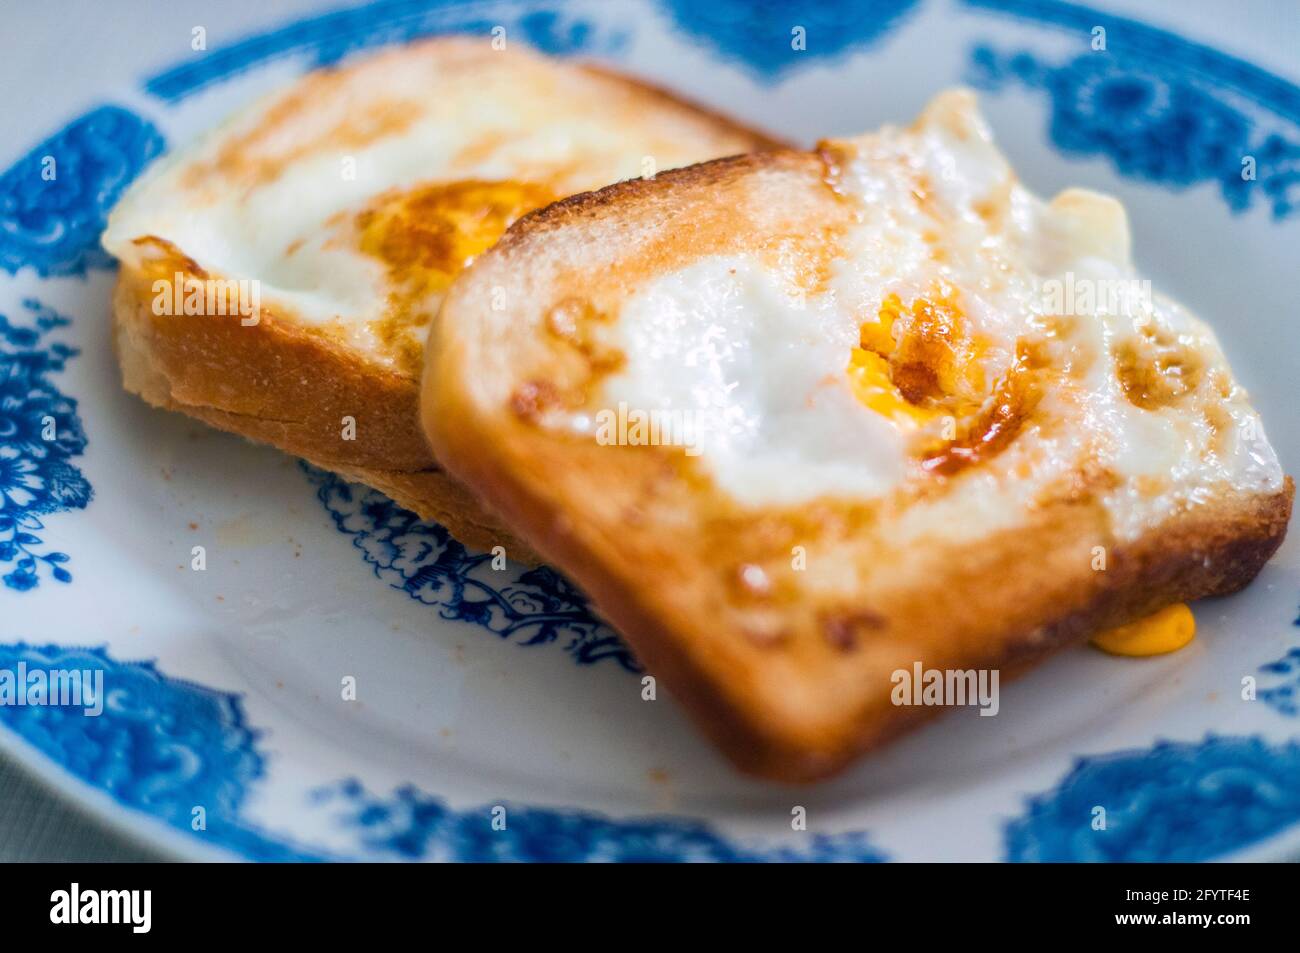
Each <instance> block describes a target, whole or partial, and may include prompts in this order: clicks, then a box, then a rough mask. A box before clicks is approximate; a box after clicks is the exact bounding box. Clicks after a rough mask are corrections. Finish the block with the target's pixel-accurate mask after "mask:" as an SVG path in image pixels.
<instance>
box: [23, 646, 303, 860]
mask: <svg viewBox="0 0 1300 953" xmlns="http://www.w3.org/2000/svg"><path fill="white" fill-rule="evenodd" d="M19 663H24V664H25V665H26V666H27V669H28V670H29V671H31V670H35V669H42V670H50V669H59V670H67V671H90V672H103V679H104V710H103V712H102V713H101V714H100V715H98V716H93V717H92V716H87V715H86V714H85V713H84V712H83V710H82V709H81V708H79V707H64V706H59V705H24V706H17V705H0V725H3V726H4V727H5V728H7V729H8V730H9V731H12V732H13V733H15V734H16V735H18V737H20V738H22V739H23V740H24V741H26V742H27V743H28V744H29V745H31V746H32V747H33V748H35V749H36V750H37V751H39V752H41V753H42V754H44V755H46V756H47V757H49V758H50V759H51V760H52V761H54V762H55V763H56V764H58V765H59V766H60V767H61V768H63V769H64V770H65V771H67V772H68V773H69V774H71V775H73V776H74V777H76V778H78V779H79V780H81V781H84V782H85V783H87V784H89V785H91V786H92V787H95V788H97V789H99V790H101V791H104V792H105V793H107V794H108V795H110V796H111V797H112V798H113V799H114V800H115V801H117V802H118V803H119V804H122V805H123V806H125V807H129V808H132V809H134V810H137V811H142V812H144V813H145V814H147V815H149V816H151V817H153V818H155V819H157V820H159V821H162V822H163V823H165V824H168V825H170V826H172V827H174V828H176V829H178V830H182V831H185V832H187V833H190V832H195V831H194V821H195V817H196V815H195V808H202V809H203V813H202V817H203V828H204V829H203V830H202V831H198V832H195V833H198V834H199V836H201V837H203V838H204V839H205V840H206V841H207V842H209V844H211V845H212V846H216V847H222V848H226V849H229V850H232V851H235V852H236V853H238V854H240V855H242V856H244V857H248V858H250V859H254V860H311V859H318V858H319V856H320V855H318V854H315V853H313V852H311V851H301V850H298V849H297V848H295V847H293V846H292V845H291V844H289V843H287V842H286V841H285V840H284V839H279V838H270V837H267V836H266V835H265V834H263V833H262V832H261V831H259V830H258V829H257V828H256V827H254V826H252V825H250V824H248V823H247V822H245V821H244V820H243V819H242V818H241V811H242V808H243V806H244V802H245V800H246V798H247V795H248V789H249V786H250V785H251V784H253V783H254V782H255V781H257V780H258V779H259V778H261V777H262V776H263V774H264V772H265V760H264V758H263V757H262V755H261V754H260V753H259V752H258V750H257V747H256V742H257V738H258V736H257V733H256V732H255V731H253V730H252V729H251V728H249V727H248V725H247V724H246V722H245V720H244V713H243V707H242V706H241V704H240V702H239V699H238V698H237V697H236V696H234V695H229V694H225V693H222V692H218V691H214V690H212V689H209V688H204V687H203V686H201V685H195V684H193V683H190V682H182V681H178V680H176V679H172V678H168V677H166V676H164V675H162V674H161V673H160V672H159V671H158V670H157V668H155V667H154V665H153V663H152V662H119V661H116V660H114V659H113V658H112V657H111V656H110V655H109V654H108V652H107V651H106V650H105V649H103V648H70V647H68V646H63V645H44V646H37V645H28V644H26V643H22V642H19V643H17V644H10V645H0V670H7V671H9V672H14V671H16V670H17V668H18V665H19Z"/></svg>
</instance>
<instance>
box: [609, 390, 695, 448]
mask: <svg viewBox="0 0 1300 953" xmlns="http://www.w3.org/2000/svg"><path fill="white" fill-rule="evenodd" d="M710 416H711V415H710V414H709V413H708V412H707V411H703V410H698V409H683V410H670V409H666V408H652V409H650V410H645V409H642V408H639V407H629V406H628V405H627V402H626V401H619V403H618V406H617V407H613V408H611V407H605V408H602V409H600V410H598V411H597V412H596V442H597V443H598V444H600V445H601V446H603V447H649V446H655V447H681V448H683V450H684V452H685V453H686V455H687V456H688V457H694V456H698V455H699V454H700V441H701V440H702V438H703V435H704V432H705V429H706V427H707V425H708V422H709V417H710Z"/></svg>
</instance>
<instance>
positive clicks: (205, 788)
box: [0, 642, 883, 862]
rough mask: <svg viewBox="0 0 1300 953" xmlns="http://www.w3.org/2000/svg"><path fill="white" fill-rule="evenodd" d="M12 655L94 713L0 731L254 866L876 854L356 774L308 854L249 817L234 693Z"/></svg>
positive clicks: (42, 653) (94, 655)
mask: <svg viewBox="0 0 1300 953" xmlns="http://www.w3.org/2000/svg"><path fill="white" fill-rule="evenodd" d="M20 663H23V664H25V665H26V666H27V669H28V670H29V671H31V670H36V669H41V670H50V669H59V670H66V671H90V672H102V673H103V679H104V697H105V704H104V710H103V712H102V713H101V714H100V715H98V716H93V717H91V716H87V715H86V714H85V713H84V712H83V709H82V708H80V707H71V706H59V705H25V706H17V705H0V725H3V726H4V727H5V728H7V729H8V730H10V731H12V732H14V733H15V734H16V735H18V736H19V737H21V738H22V739H24V740H25V741H26V742H27V743H28V744H30V745H31V746H32V747H34V748H35V749H36V750H38V751H40V752H41V753H42V754H44V755H46V756H47V757H49V758H50V759H52V760H53V761H54V762H55V763H57V764H59V765H60V766H61V767H62V768H63V769H64V770H66V771H68V772H69V773H70V774H72V775H73V776H74V777H76V778H78V779H80V780H81V781H84V782H86V783H87V784H90V785H92V786H93V787H95V788H98V789H99V790H102V791H104V792H106V793H107V794H109V795H110V796H111V797H112V798H113V799H114V800H115V801H117V802H118V803H119V804H122V805H124V806H125V807H129V808H131V809H133V810H137V811H141V812H143V813H144V814H146V815H148V816H150V817H153V818H155V819H156V820H159V821H162V822H163V823H164V824H167V825H169V826H170V827H172V828H174V829H176V830H178V831H181V832H183V833H185V834H186V835H190V836H194V837H197V838H199V839H200V840H202V841H203V842H204V843H206V844H207V845H208V846H211V847H216V848H222V849H225V850H229V851H233V852H234V853H236V854H238V855H240V856H243V857H247V858H249V859H252V860H272V861H287V860H296V861H312V860H349V859H393V860H457V861H480V860H536V861H543V860H544V861H579V860H609V861H634V860H661V861H662V860H678V861H680V860H719V861H723V860H731V861H737V860H739V861H801V860H844V861H855V862H861V861H875V860H882V859H883V856H882V855H881V854H880V853H879V852H878V851H877V850H875V849H874V848H873V847H872V846H871V845H870V842H869V839H868V838H867V836H866V835H865V834H861V833H857V832H850V833H844V834H834V835H821V834H808V835H806V836H807V841H806V843H800V844H798V845H797V846H764V845H746V844H741V843H738V842H733V841H731V840H729V839H727V838H725V837H723V836H722V835H720V834H718V833H717V832H716V831H715V830H714V829H713V828H711V827H710V826H709V825H707V824H705V823H703V822H701V821H694V820H690V819H680V818H668V819H653V818H633V819H626V820H616V819H611V818H607V817H603V816H601V815H598V814H592V813H589V812H583V811H558V810H552V809H549V808H535V807H528V806H525V805H514V804H509V803H507V804H506V805H505V807H506V811H507V814H506V826H505V829H504V830H496V829H494V827H493V824H492V821H493V810H494V809H495V808H496V807H497V805H493V804H484V805H481V806H477V807H473V808H467V809H462V810H456V809H452V808H450V807H448V806H447V805H446V803H445V802H444V801H442V800H441V799H440V798H436V797H432V796H430V795H427V794H423V793H421V792H420V791H419V790H417V789H416V788H414V787H411V786H406V787H403V788H400V789H399V790H397V791H395V792H394V793H393V795H392V796H391V797H389V798H378V797H374V796H372V795H370V794H368V793H367V792H366V790H365V788H364V787H363V786H362V785H361V784H360V782H358V781H356V780H355V779H344V780H341V781H338V782H336V783H333V784H329V785H325V786H323V787H320V788H318V789H316V790H315V791H313V792H312V793H311V794H310V795H309V796H308V798H307V803H305V804H304V805H303V809H304V811H311V810H318V811H325V812H328V813H329V814H330V815H331V817H332V818H333V820H334V822H335V824H336V826H339V827H342V828H343V829H346V830H351V831H353V832H354V833H355V835H356V842H355V845H354V847H353V848H352V849H348V850H344V851H343V852H342V853H338V852H332V851H322V850H316V849H312V848H311V847H309V846H304V845H301V844H297V843H295V842H294V840H293V839H292V838H290V837H288V836H285V835H280V834H275V833H272V832H269V831H266V830H264V829H263V828H262V827H260V826H259V825H257V824H254V823H252V822H251V821H249V820H248V818H247V817H246V816H245V812H244V809H245V806H246V804H247V802H248V798H249V795H250V793H251V791H252V790H253V788H254V787H255V786H256V784H257V783H258V782H259V781H260V780H261V779H262V778H263V777H264V776H265V774H266V764H267V762H266V757H265V755H263V754H262V752H261V751H260V750H259V747H258V744H259V741H260V738H259V735H258V733H257V732H256V731H254V730H253V729H252V728H250V727H249V726H248V724H247V721H246V719H245V716H244V710H243V705H242V703H241V701H240V699H239V697H238V696H236V695H232V694H228V693H225V692H219V691H215V690H213V689H210V688H205V687H204V686H201V685H195V684H193V683H191V682H185V681H180V680H178V679H174V678H169V677H167V676H166V675H163V674H162V673H160V672H159V671H158V669H157V667H156V666H155V665H154V664H153V663H152V662H120V661H117V660H115V659H114V658H112V656H110V655H109V653H108V652H107V651H106V650H105V649H103V648H69V647H66V646H59V645H46V646H34V645H28V644H25V643H21V642H20V643H17V644H12V645H2V644H0V670H5V671H9V672H15V671H17V669H18V666H19V664H20ZM199 808H201V809H202V812H201V814H199V812H198V811H197V810H196V809H199ZM200 816H201V818H202V823H201V824H196V818H197V817H200Z"/></svg>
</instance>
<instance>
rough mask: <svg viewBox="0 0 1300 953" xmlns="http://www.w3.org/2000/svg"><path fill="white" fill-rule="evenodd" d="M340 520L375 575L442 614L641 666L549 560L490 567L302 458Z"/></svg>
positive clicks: (441, 533) (586, 658)
mask: <svg viewBox="0 0 1300 953" xmlns="http://www.w3.org/2000/svg"><path fill="white" fill-rule="evenodd" d="M302 468H303V472H305V473H306V474H307V477H308V479H310V480H311V481H312V483H314V484H315V485H316V486H317V491H316V496H317V498H318V499H319V500H320V501H321V503H323V504H324V505H325V508H326V509H327V510H328V511H329V514H330V517H331V518H332V519H333V520H334V525H335V526H336V527H337V528H338V530H339V531H340V532H342V533H346V534H347V535H349V536H351V537H352V545H353V546H355V547H356V548H357V549H359V550H360V551H361V553H362V555H363V556H364V558H365V560H366V562H367V563H369V564H370V566H371V568H372V569H373V570H374V573H375V576H376V577H377V578H379V579H382V580H383V581H384V582H386V583H388V584H389V585H390V586H392V587H393V588H394V589H398V590H400V591H402V592H404V593H406V594H407V595H408V596H410V597H411V598H412V599H415V600H417V601H419V602H423V603H424V604H425V605H429V606H435V607H437V609H438V614H439V615H440V616H441V617H442V618H444V619H456V620H459V621H462V622H471V623H474V624H476V625H479V626H482V627H483V628H485V629H487V630H488V631H489V632H491V633H492V634H494V635H496V636H498V637H500V638H502V639H506V640H509V641H511V642H514V643H515V644H517V645H525V646H536V645H547V644H552V643H556V644H560V645H562V646H563V648H564V651H565V652H567V653H568V654H569V655H570V656H571V657H572V658H573V660H574V661H575V662H577V663H578V664H579V665H593V664H595V663H596V662H603V661H609V662H613V663H614V664H616V665H619V666H621V667H622V668H624V669H627V670H628V671H631V672H637V671H640V669H639V667H638V666H637V663H636V661H635V659H633V657H632V654H631V652H630V651H629V650H628V648H627V646H626V645H625V644H624V643H623V641H622V640H621V639H619V637H618V636H617V635H616V634H615V633H614V631H613V630H612V629H611V628H609V626H608V625H606V624H605V623H604V622H603V621H601V620H600V618H599V617H597V616H596V615H595V614H594V613H593V612H592V611H591V608H590V606H589V605H588V603H587V598H586V596H584V595H583V594H582V593H581V592H580V591H579V590H578V589H577V588H575V587H574V586H573V584H572V583H570V582H569V581H568V580H567V579H565V578H564V577H563V576H561V575H559V574H558V573H557V572H555V570H553V569H549V568H547V567H545V566H542V567H539V568H537V569H530V570H526V571H522V572H521V571H520V570H519V569H518V567H516V566H512V565H508V566H507V568H505V569H493V568H492V558H493V557H492V555H491V554H482V553H471V552H469V550H467V549H466V548H465V547H464V546H463V545H461V544H460V543H458V542H457V541H456V540H455V539H453V538H452V536H451V534H450V533H448V532H447V530H446V529H445V528H443V527H442V526H439V525H438V524H437V523H430V522H426V521H424V520H421V519H420V518H419V517H418V516H416V515H415V514H414V513H412V512H411V511H410V510H404V509H402V508H401V507H400V506H398V505H397V504H396V503H394V502H393V501H392V500H390V499H389V498H388V497H386V496H384V495H383V494H382V493H380V492H379V491H377V490H372V489H370V488H368V487H364V486H360V485H358V484H354V483H348V482H346V481H345V480H343V479H342V478H340V477H338V476H336V475H335V474H333V473H327V472H326V471H324V470H319V469H317V468H315V467H312V466H309V465H307V464H305V463H304V464H303V465H302Z"/></svg>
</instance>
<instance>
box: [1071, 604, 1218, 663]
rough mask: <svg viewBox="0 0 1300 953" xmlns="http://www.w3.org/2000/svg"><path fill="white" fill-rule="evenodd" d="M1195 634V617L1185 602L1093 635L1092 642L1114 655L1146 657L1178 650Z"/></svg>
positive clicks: (1188, 642)
mask: <svg viewBox="0 0 1300 953" xmlns="http://www.w3.org/2000/svg"><path fill="white" fill-rule="evenodd" d="M1194 638H1196V617H1195V616H1194V615H1192V610H1191V609H1189V608H1188V606H1187V603H1185V602H1176V603H1174V604H1173V605H1171V606H1166V607H1165V608H1163V609H1161V610H1160V611H1159V612H1157V613H1155V614H1153V615H1149V616H1147V617H1146V618H1145V619H1139V620H1138V621H1136V622H1130V623H1129V624H1128V625H1121V626H1119V627H1118V628H1115V629H1109V630H1107V631H1106V632H1101V633H1098V634H1097V635H1095V636H1093V639H1092V644H1093V645H1095V646H1096V647H1097V648H1099V649H1101V650H1102V651H1103V652H1108V653H1109V654H1111V655H1128V656H1132V657H1138V658H1142V657H1146V656H1149V655H1166V654H1168V653H1169V652H1177V651H1178V650H1179V649H1181V648H1183V647H1184V646H1186V645H1188V644H1190V643H1191V641H1192V639H1194Z"/></svg>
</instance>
